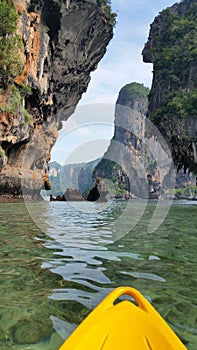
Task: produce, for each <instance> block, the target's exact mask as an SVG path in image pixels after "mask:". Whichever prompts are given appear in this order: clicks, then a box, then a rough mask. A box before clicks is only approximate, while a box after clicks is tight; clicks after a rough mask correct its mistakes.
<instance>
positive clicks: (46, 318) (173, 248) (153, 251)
mask: <svg viewBox="0 0 197 350" xmlns="http://www.w3.org/2000/svg"><path fill="white" fill-rule="evenodd" d="M27 209H28V210H27ZM164 209H165V205H162V204H161V208H160V212H161V215H163V214H162V211H163V210H164ZM154 210H155V203H154V202H149V203H143V202H137V201H134V202H132V204H131V208H130V209H129V210H128V208H127V203H126V202H122V203H114V202H113V203H107V204H104V203H87V202H83V203H71V202H70V203H69V202H48V203H47V202H44V203H40V204H29V205H27V207H26V206H25V205H24V204H0V247H1V248H0V258H1V259H0V303H1V309H0V349H1V350H5V349H6V350H8V349H10V350H11V349H13V350H15V349H17V350H22V349H23V350H31V349H34V350H39V349H43V350H56V349H58V348H59V346H60V344H61V343H62V342H63V340H64V339H66V337H67V336H68V335H69V334H70V333H71V331H72V330H73V329H74V328H75V327H76V325H78V324H79V323H80V322H81V321H82V320H83V319H84V318H85V316H86V315H87V314H88V313H89V312H90V310H91V309H93V308H94V307H95V306H96V305H97V304H98V303H99V302H100V301H101V300H102V299H103V297H104V296H106V295H107V294H108V293H109V291H111V290H112V289H114V288H115V287H117V286H120V285H129V286H132V287H135V288H137V289H139V290H140V291H141V292H142V294H144V295H145V296H146V297H147V298H148V299H149V300H150V301H151V302H152V303H153V305H154V307H155V308H156V309H157V310H158V311H159V312H160V314H161V315H162V316H163V317H164V318H165V320H166V321H167V322H168V323H169V324H170V326H171V327H172V328H173V329H174V330H175V331H176V332H177V334H178V335H179V337H180V338H181V339H182V341H183V342H184V343H185V344H186V346H187V348H188V349H190V350H196V349H197V303H196V296H197V269H196V262H197V255H196V252H197V205H196V203H195V202H193V203H192V202H191V203H187V202H177V203H175V202H174V203H173V205H172V206H171V208H170V211H169V213H168V214H167V216H166V218H165V219H164V218H163V223H162V225H161V226H160V227H159V228H158V229H157V230H156V231H155V232H150V230H149V224H150V220H151V218H152V217H153V212H154ZM164 211H166V209H165V210H164ZM166 213H167V211H166Z"/></svg>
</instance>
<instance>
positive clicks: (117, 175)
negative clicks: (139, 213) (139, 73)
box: [94, 83, 151, 198]
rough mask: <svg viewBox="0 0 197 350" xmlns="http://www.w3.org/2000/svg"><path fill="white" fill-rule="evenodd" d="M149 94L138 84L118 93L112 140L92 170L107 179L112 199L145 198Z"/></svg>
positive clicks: (95, 174)
mask: <svg viewBox="0 0 197 350" xmlns="http://www.w3.org/2000/svg"><path fill="white" fill-rule="evenodd" d="M148 93H149V89H148V88H145V87H144V86H143V85H142V84H138V83H131V84H127V85H126V86H124V87H123V88H122V89H121V91H120V93H119V96H118V100H117V103H116V109H115V131H114V137H113V139H112V140H111V143H110V146H109V148H108V150H107V152H106V153H105V154H104V157H103V159H102V160H101V162H100V163H99V164H98V165H97V166H96V168H95V171H94V177H101V178H104V179H106V184H107V187H108V190H109V192H110V193H111V195H112V196H114V195H115V196H116V197H121V198H122V197H123V198H124V197H126V198H128V197H129V196H130V195H131V196H136V197H141V198H146V197H147V196H148V188H147V179H146V175H147V172H148V169H146V167H147V166H148V163H147V164H146V165H145V162H146V160H145V152H146V151H145V149H146V146H145V144H144V132H145V118H146V112H147V108H148ZM150 157H151V155H150ZM149 162H151V160H150V159H149Z"/></svg>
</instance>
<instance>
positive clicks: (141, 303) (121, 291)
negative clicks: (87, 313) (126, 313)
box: [101, 287, 153, 312]
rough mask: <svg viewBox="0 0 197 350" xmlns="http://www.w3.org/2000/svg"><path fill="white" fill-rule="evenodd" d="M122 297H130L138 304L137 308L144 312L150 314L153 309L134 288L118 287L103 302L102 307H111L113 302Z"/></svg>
mask: <svg viewBox="0 0 197 350" xmlns="http://www.w3.org/2000/svg"><path fill="white" fill-rule="evenodd" d="M122 295H128V296H130V297H132V298H133V299H134V300H135V301H136V302H137V304H138V307H139V308H140V309H142V310H144V311H146V312H152V310H153V307H152V306H151V305H150V303H149V302H148V300H147V299H146V298H145V297H144V296H143V295H142V294H141V293H140V292H139V291H138V290H137V289H135V288H131V287H118V288H116V289H115V290H113V291H112V292H111V293H110V294H109V295H108V296H107V297H106V298H105V299H104V300H103V301H102V303H101V304H102V306H103V307H104V308H105V309H108V308H110V307H112V306H113V305H114V303H115V301H116V300H117V299H118V298H119V297H121V296H122Z"/></svg>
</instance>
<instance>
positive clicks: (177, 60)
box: [143, 0, 197, 173]
mask: <svg viewBox="0 0 197 350" xmlns="http://www.w3.org/2000/svg"><path fill="white" fill-rule="evenodd" d="M196 17H197V3H196V0H183V1H181V2H179V3H176V4H174V5H173V6H172V7H169V8H167V9H166V10H164V11H162V12H161V13H160V14H159V15H158V16H157V17H156V18H155V20H154V22H153V23H152V25H151V28H150V33H149V39H148V42H147V43H146V44H145V47H144V50H143V59H144V62H149V63H153V81H152V88H151V91H150V94H149V104H148V118H149V119H150V120H151V121H152V122H153V123H154V124H155V125H156V126H157V127H158V129H159V130H160V132H161V133H162V135H163V136H164V138H165V140H166V142H168V146H169V147H170V149H171V152H172V157H173V161H174V164H175V166H176V168H177V170H178V171H179V170H181V169H184V171H185V172H186V171H189V172H193V173H197V48H196V45H197V30H196Z"/></svg>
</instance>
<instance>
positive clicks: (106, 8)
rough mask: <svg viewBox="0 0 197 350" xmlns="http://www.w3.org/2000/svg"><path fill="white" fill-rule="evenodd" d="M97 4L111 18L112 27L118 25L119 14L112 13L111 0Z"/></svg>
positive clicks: (99, 1) (98, 0)
mask: <svg viewBox="0 0 197 350" xmlns="http://www.w3.org/2000/svg"><path fill="white" fill-rule="evenodd" d="M97 4H98V5H99V6H100V7H101V8H102V10H103V12H104V13H105V14H106V16H107V17H108V18H109V21H110V23H111V24H112V25H115V24H116V17H117V14H116V13H114V12H112V8H111V0H97Z"/></svg>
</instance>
